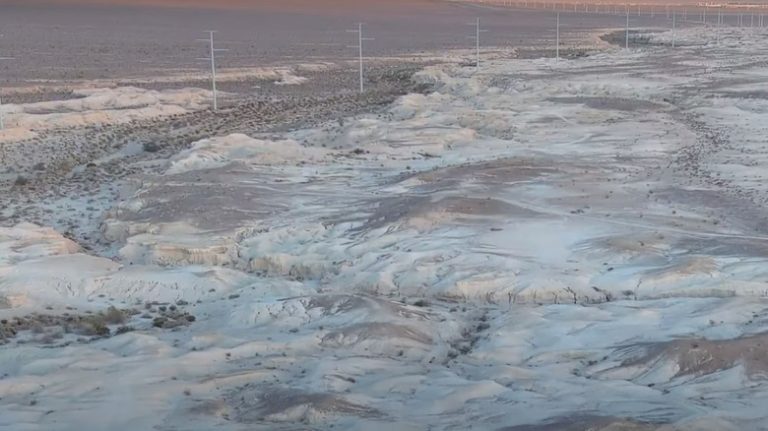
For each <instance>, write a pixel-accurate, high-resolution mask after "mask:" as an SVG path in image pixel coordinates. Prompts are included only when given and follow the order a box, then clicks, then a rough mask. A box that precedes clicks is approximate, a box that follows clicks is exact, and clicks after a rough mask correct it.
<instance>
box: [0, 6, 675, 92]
mask: <svg viewBox="0 0 768 431" xmlns="http://www.w3.org/2000/svg"><path fill="white" fill-rule="evenodd" d="M68 1H71V0H58V1H57V0H47V1H46V2H40V1H39V0H34V1H25V2H19V3H18V4H10V3H7V2H0V33H1V34H3V35H4V36H3V37H2V38H0V56H3V57H14V60H8V61H0V82H4V83H6V84H13V83H18V82H22V81H27V82H29V81H30V80H36V79H41V80H64V81H66V80H73V79H93V78H122V77H134V76H147V75H149V76H151V75H153V74H162V73H165V72H173V71H178V70H198V69H199V70H205V68H206V64H205V63H202V62H200V61H197V60H196V58H198V57H204V56H206V54H207V51H206V49H207V47H206V44H205V43H204V42H199V41H196V39H199V38H203V37H205V34H204V33H203V32H204V30H217V31H218V35H217V38H218V40H219V42H218V44H219V46H220V47H222V48H228V49H229V52H226V53H222V54H221V55H220V58H219V65H220V66H221V67H223V68H227V67H250V66H274V65H280V64H293V63H301V62H316V61H327V60H330V61H336V60H339V59H345V58H354V55H355V54H356V52H355V50H354V49H351V48H349V45H353V44H354V43H355V42H356V36H355V35H354V34H351V33H348V32H346V30H347V29H352V28H354V27H355V26H356V23H357V22H364V23H365V27H364V28H365V31H366V36H370V37H373V38H375V40H373V41H370V42H367V46H366V55H369V56H392V55H409V54H413V53H420V52H433V53H434V52H436V53H440V52H444V51H446V50H450V49H461V48H471V47H472V44H473V41H472V40H470V39H468V36H470V35H472V34H473V32H474V28H473V27H472V26H471V25H469V24H470V23H471V22H474V20H475V18H480V20H481V23H482V26H483V28H484V29H487V30H488V31H487V32H485V33H483V34H482V39H483V40H482V42H483V45H484V46H503V47H515V46H523V47H541V48H547V47H548V48H551V47H553V44H554V38H555V12H554V11H552V10H521V9H504V8H498V7H491V6H486V5H473V4H462V3H459V2H449V1H439V0H411V1H409V0H365V1H352V0H329V1H328V0H327V1H311V0H286V1H260V0H256V1H252V2H247V1H241V2H237V1H234V2H233V3H220V2H211V3H214V4H216V5H217V6H216V8H210V7H207V8H206V7H200V5H199V3H200V2H197V3H198V4H197V5H195V1H194V0H189V1H191V3H192V4H193V5H192V6H178V5H177V6H174V7H157V6H152V5H145V4H140V5H136V4H134V5H132V6H131V5H122V4H113V5H109V6H105V5H98V4H88V5H86V4H79V5H74V4H69V3H67V2H68ZM179 1H184V0H179ZM44 3H46V4H44ZM141 3H144V2H141ZM631 20H632V22H631V25H633V26H665V25H668V23H667V22H666V20H665V17H664V16H663V14H661V13H657V14H656V15H655V17H653V18H651V17H650V14H644V15H643V16H637V15H636V14H633V16H632V17H631ZM561 25H562V30H561V31H562V38H563V43H564V44H571V45H573V44H577V43H579V42H583V41H585V40H588V39H589V37H590V36H591V35H593V34H594V32H595V31H600V30H604V29H610V28H621V27H623V26H624V17H621V16H616V15H597V14H587V13H583V12H579V13H573V12H572V11H571V12H569V13H567V14H563V15H562V16H561Z"/></svg>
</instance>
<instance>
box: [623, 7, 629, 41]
mask: <svg viewBox="0 0 768 431" xmlns="http://www.w3.org/2000/svg"><path fill="white" fill-rule="evenodd" d="M624 49H629V5H627V27H626V30H625V32H624Z"/></svg>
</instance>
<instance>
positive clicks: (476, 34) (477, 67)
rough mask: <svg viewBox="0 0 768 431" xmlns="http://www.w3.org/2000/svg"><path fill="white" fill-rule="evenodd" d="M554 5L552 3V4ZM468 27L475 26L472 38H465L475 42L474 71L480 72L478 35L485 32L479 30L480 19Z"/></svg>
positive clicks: (476, 19)
mask: <svg viewBox="0 0 768 431" xmlns="http://www.w3.org/2000/svg"><path fill="white" fill-rule="evenodd" d="M552 4H554V3H552ZM469 25H474V26H475V35H474V36H467V38H468V39H474V41H475V70H476V71H479V70H480V33H485V32H486V31H487V30H483V29H481V28H480V18H479V17H478V18H475V22H473V23H470V24H469Z"/></svg>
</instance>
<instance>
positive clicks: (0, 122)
mask: <svg viewBox="0 0 768 431" xmlns="http://www.w3.org/2000/svg"><path fill="white" fill-rule="evenodd" d="M0 37H3V35H2V34H0ZM0 60H15V58H13V57H0ZM3 129H5V116H4V114H3V100H2V98H1V97H0V130H3Z"/></svg>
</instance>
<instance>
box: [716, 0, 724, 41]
mask: <svg viewBox="0 0 768 431" xmlns="http://www.w3.org/2000/svg"><path fill="white" fill-rule="evenodd" d="M722 20H723V11H722V10H721V9H718V10H717V27H715V43H716V44H717V45H718V46H720V23H721V22H722Z"/></svg>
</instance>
